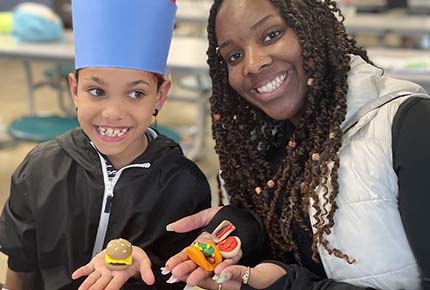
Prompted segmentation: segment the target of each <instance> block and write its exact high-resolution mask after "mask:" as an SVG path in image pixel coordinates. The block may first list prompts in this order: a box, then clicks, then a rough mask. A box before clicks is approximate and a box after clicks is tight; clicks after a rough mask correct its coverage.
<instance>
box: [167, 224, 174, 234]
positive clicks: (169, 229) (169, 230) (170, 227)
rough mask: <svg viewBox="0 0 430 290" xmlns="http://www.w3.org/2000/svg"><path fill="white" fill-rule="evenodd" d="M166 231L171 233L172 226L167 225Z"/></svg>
mask: <svg viewBox="0 0 430 290" xmlns="http://www.w3.org/2000/svg"><path fill="white" fill-rule="evenodd" d="M166 231H168V232H173V228H172V224H168V225H167V226H166Z"/></svg>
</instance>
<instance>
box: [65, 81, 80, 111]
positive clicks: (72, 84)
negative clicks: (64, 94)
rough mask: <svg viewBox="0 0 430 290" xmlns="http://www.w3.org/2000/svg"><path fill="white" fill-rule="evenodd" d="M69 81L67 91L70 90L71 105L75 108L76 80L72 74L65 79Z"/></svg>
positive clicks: (76, 101)
mask: <svg viewBox="0 0 430 290" xmlns="http://www.w3.org/2000/svg"><path fill="white" fill-rule="evenodd" d="M67 79H68V81H69V89H70V95H71V96H72V100H73V103H74V104H75V107H76V108H77V107H78V80H77V79H76V76H75V74H74V73H69V76H68V77H67Z"/></svg>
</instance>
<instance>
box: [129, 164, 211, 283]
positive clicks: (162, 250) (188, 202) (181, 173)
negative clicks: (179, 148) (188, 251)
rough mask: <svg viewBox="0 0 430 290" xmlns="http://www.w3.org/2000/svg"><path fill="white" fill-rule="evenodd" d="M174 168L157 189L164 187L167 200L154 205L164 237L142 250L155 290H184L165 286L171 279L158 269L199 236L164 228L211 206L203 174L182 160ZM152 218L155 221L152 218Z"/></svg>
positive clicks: (155, 220)
mask: <svg viewBox="0 0 430 290" xmlns="http://www.w3.org/2000/svg"><path fill="white" fill-rule="evenodd" d="M166 168H167V167H164V168H163V169H166ZM174 168H178V169H175V170H174V171H175V172H174V173H172V172H171V171H170V170H167V171H166V176H168V177H166V178H163V179H161V180H163V181H162V183H163V185H160V188H161V187H163V192H164V193H166V196H168V199H167V200H164V201H163V202H162V203H160V204H157V209H156V210H157V212H158V213H159V214H160V215H159V216H158V217H160V218H159V219H154V222H156V223H160V224H162V225H163V227H162V228H161V229H160V230H161V231H162V232H163V233H161V234H160V236H161V238H160V239H158V240H157V241H156V242H153V243H152V245H151V246H150V247H148V248H147V249H145V251H146V253H147V254H148V256H149V257H150V259H151V262H152V270H153V273H154V275H155V277H156V289H166V290H168V289H172V290H173V289H175V290H176V289H178V290H179V289H183V288H184V286H185V284H184V283H174V284H167V283H166V280H167V279H168V278H169V277H170V275H161V273H160V267H162V266H164V265H165V263H166V261H167V259H168V258H170V257H171V256H173V255H175V254H177V253H179V252H180V251H182V250H183V249H184V248H186V247H187V246H189V245H190V244H191V243H192V242H193V241H194V239H195V238H196V237H197V236H198V234H199V230H195V231H192V232H188V233H181V234H180V233H174V232H167V231H166V229H165V225H166V224H169V223H171V222H174V221H176V220H178V219H180V218H183V217H185V216H188V215H191V214H194V213H197V212H199V211H201V210H203V209H206V208H209V207H210V206H211V191H210V187H209V183H208V181H207V179H206V176H205V175H204V174H203V172H201V170H200V169H199V168H198V167H197V166H196V165H195V164H194V163H192V162H191V161H189V160H187V159H185V158H181V159H180V160H178V161H177V165H176V167H174ZM167 193H168V194H167ZM152 218H154V217H153V216H152ZM130 289H136V288H130ZM137 289H138V288H137Z"/></svg>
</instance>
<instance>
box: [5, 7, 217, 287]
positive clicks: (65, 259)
mask: <svg viewBox="0 0 430 290" xmlns="http://www.w3.org/2000/svg"><path fill="white" fill-rule="evenodd" d="M72 4H73V22H74V23H73V24H74V36H75V49H76V59H75V66H76V73H75V74H71V75H70V76H69V84H70V90H71V94H72V97H73V101H74V104H75V106H76V111H77V118H78V120H79V123H80V128H76V129H74V130H72V131H70V132H68V133H66V134H65V135H63V136H61V137H59V138H57V139H55V140H51V141H48V142H45V143H42V144H39V145H38V146H36V148H34V149H33V150H32V151H31V152H30V153H29V154H28V155H27V156H26V158H25V159H24V161H23V162H22V164H21V165H20V166H19V167H18V169H17V170H16V171H15V173H14V175H13V176H12V185H11V194H10V198H9V200H8V202H7V203H6V205H5V207H4V210H3V213H2V216H1V218H0V245H1V249H0V250H1V251H2V252H4V253H5V254H6V255H8V257H9V260H8V267H9V268H8V274H7V282H6V287H7V288H10V289H14V290H19V289H25V290H29V289H38V290H39V289H46V290H56V289H77V288H78V287H79V285H80V283H81V282H82V279H80V280H76V281H73V280H72V278H71V274H72V273H73V271H75V270H76V269H77V268H79V267H81V266H83V265H85V264H86V263H88V262H89V261H90V260H91V258H92V257H93V256H94V255H96V254H97V253H98V252H100V251H101V250H102V249H103V248H105V246H106V244H107V243H108V242H109V241H110V240H112V239H116V238H125V239H127V240H129V241H130V242H131V243H132V244H133V245H134V246H138V247H140V248H142V249H144V252H145V254H146V255H147V256H148V257H149V259H150V262H148V263H147V266H151V263H152V269H156V271H154V273H155V275H156V277H155V286H146V285H144V284H143V282H141V281H140V279H136V282H135V284H134V285H130V283H128V284H129V288H132V289H142V288H144V289H156V288H155V287H157V285H159V284H160V285H161V284H162V285H163V286H160V287H159V289H161V288H162V289H168V287H169V284H165V283H164V281H162V278H161V277H159V276H161V274H159V272H160V271H159V268H160V266H162V265H164V263H165V261H166V259H167V258H168V257H170V256H172V255H173V254H175V253H177V252H178V251H180V250H181V249H183V248H184V247H185V246H187V245H189V244H190V243H191V242H192V241H193V238H194V237H195V235H194V234H191V235H177V234H172V233H169V232H166V231H165V227H166V225H167V224H169V223H170V222H172V221H174V220H176V219H178V218H180V217H183V216H185V215H189V214H191V213H194V212H197V211H199V210H201V209H204V208H207V207H209V206H210V190H209V186H208V183H207V180H206V179H205V177H204V175H203V174H202V172H201V171H200V170H199V169H198V167H197V166H196V165H195V164H193V163H192V162H191V161H189V160H188V159H186V158H185V157H184V156H183V154H182V151H181V149H180V147H179V146H178V144H176V143H174V142H173V141H172V140H170V139H168V138H166V137H164V136H160V135H158V133H157V132H156V131H155V130H153V129H151V128H149V125H150V123H151V121H152V116H156V115H157V114H158V112H159V111H160V109H161V107H162V106H163V103H164V101H165V99H166V95H167V93H168V91H169V88H170V82H169V81H168V80H166V79H165V78H164V77H163V74H164V73H165V70H166V59H167V54H168V50H169V45H170V40H171V35H172V30H173V22H174V15H175V11H176V5H175V3H174V1H172V0H157V1H142V0H128V1H121V0H111V1H109V2H105V1H103V0H92V1H85V0H74V1H73V3H72ZM149 272H150V271H149ZM148 276H150V277H152V279H151V278H149V279H147V280H146V282H148V281H149V282H148V284H152V282H153V278H154V277H153V276H152V273H148ZM164 279H165V278H164ZM136 284H138V285H136ZM171 287H176V288H178V289H179V288H181V285H173V286H171ZM182 287H183V285H182Z"/></svg>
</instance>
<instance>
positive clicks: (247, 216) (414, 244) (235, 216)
mask: <svg viewBox="0 0 430 290" xmlns="http://www.w3.org/2000/svg"><path fill="white" fill-rule="evenodd" d="M290 129H291V128H290ZM392 136H393V142H392V150H393V168H394V170H395V171H396V173H397V176H398V183H399V195H398V200H399V211H400V214H401V218H402V223H403V227H404V229H405V233H406V236H407V238H408V241H409V244H410V246H411V249H412V252H413V254H414V256H415V258H416V261H417V264H418V266H419V268H420V273H421V280H422V289H423V290H429V289H430V247H429V245H430V227H429V226H428V225H427V223H428V222H427V220H428V209H427V207H428V205H429V204H430V194H429V188H430V178H429V174H428V172H429V170H428V167H429V164H430V99H424V98H409V99H408V100H406V101H405V102H403V103H402V104H401V105H400V107H399V109H398V111H397V113H396V115H395V118H394V120H393V125H392ZM276 155H278V156H273V157H274V158H273V160H272V161H273V163H278V162H280V160H281V158H282V152H281V151H278V152H277V154H276ZM253 216H255V214H252V213H249V212H248V211H247V210H243V209H238V208H233V207H231V206H227V207H224V208H223V209H222V210H221V211H219V212H218V214H217V215H216V216H215V218H214V220H213V221H212V222H211V223H210V224H209V225H208V227H207V228H206V229H205V230H206V231H208V232H210V231H212V230H213V228H214V227H215V226H216V225H217V224H219V222H220V221H222V220H224V219H229V220H231V221H232V222H233V224H235V226H236V228H237V229H238V232H237V233H235V234H236V235H237V236H239V237H240V238H241V241H242V249H243V252H244V255H245V261H241V264H244V265H247V264H249V265H254V264H255V263H256V261H258V260H259V261H258V262H261V261H263V260H265V259H270V255H268V254H266V253H267V251H265V250H264V249H267V244H266V242H267V241H265V240H264V239H263V237H262V236H261V235H260V236H258V235H257V236H256V231H257V232H258V230H259V231H260V233H261V232H264V227H263V225H262V222H261V221H260V220H258V219H255V218H254V219H253ZM269 230H270V229H269ZM294 230H295V232H294V236H295V239H296V243H297V245H298V251H299V253H300V257H301V263H300V264H299V263H298V262H297V261H296V264H295V263H294V262H291V261H294V260H291V261H289V262H290V263H288V264H286V263H283V262H281V261H271V260H266V262H272V263H275V264H277V265H279V266H281V267H283V268H284V269H285V270H286V271H287V274H286V275H285V276H283V277H281V278H280V279H279V280H278V281H276V282H275V283H274V284H272V285H271V286H270V287H268V288H267V289H268V290H360V289H372V288H363V287H357V286H353V285H351V284H348V283H343V282H337V281H334V280H332V279H328V278H327V276H326V274H325V271H324V267H323V265H322V264H321V263H316V262H315V261H313V260H312V250H311V241H310V240H306V239H309V238H306V237H307V235H305V234H304V233H303V230H300V228H299V227H294ZM266 238H267V237H266ZM250 257H252V259H250ZM291 258H292V259H294V256H293V255H292V256H291ZM250 261H251V262H250ZM241 289H242V290H252V289H254V288H252V287H250V286H248V285H242V287H241Z"/></svg>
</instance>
